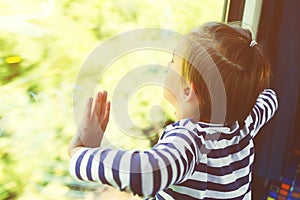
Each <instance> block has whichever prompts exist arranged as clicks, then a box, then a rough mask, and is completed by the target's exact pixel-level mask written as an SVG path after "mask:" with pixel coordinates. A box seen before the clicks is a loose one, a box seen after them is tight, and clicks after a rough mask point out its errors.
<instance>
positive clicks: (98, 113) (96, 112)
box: [94, 92, 102, 119]
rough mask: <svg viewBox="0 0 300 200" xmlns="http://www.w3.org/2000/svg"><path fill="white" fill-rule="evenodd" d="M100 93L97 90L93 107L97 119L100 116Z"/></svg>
mask: <svg viewBox="0 0 300 200" xmlns="http://www.w3.org/2000/svg"><path fill="white" fill-rule="evenodd" d="M101 101H102V93H101V92H98V94H97V99H96V102H95V108H94V112H95V114H96V117H97V119H99V117H100V112H101V111H100V109H101V104H102V102H101Z"/></svg>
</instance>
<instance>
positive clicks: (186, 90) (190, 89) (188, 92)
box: [182, 82, 197, 101]
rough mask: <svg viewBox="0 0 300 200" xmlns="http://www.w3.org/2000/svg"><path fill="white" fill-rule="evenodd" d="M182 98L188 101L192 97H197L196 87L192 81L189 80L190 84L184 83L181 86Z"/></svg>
mask: <svg viewBox="0 0 300 200" xmlns="http://www.w3.org/2000/svg"><path fill="white" fill-rule="evenodd" d="M182 98H183V100H184V101H190V100H193V99H194V98H197V96H196V87H195V84H194V82H191V83H190V84H186V85H185V87H183V91H182Z"/></svg>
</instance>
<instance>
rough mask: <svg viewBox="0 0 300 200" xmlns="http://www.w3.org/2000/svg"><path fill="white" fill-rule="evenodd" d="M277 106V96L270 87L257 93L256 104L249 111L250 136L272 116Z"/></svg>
mask: <svg viewBox="0 0 300 200" xmlns="http://www.w3.org/2000/svg"><path fill="white" fill-rule="evenodd" d="M277 108H278V101H277V96H276V93H275V92H274V91H273V90H272V89H265V90H264V91H263V92H262V93H260V94H259V96H258V98H257V100H256V104H255V106H254V108H253V109H252V112H251V118H252V120H253V131H251V133H250V134H251V136H252V137H254V136H255V135H256V134H257V132H258V131H259V129H260V128H261V127H262V126H263V125H264V124H265V123H267V122H268V121H269V120H270V119H271V118H272V117H273V116H274V114H275V112H276V110H277Z"/></svg>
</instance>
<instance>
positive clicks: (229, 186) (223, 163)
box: [69, 23, 278, 200]
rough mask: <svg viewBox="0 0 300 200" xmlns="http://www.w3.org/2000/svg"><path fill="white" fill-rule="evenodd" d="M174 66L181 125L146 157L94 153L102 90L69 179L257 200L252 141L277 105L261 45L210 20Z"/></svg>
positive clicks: (175, 195)
mask: <svg viewBox="0 0 300 200" xmlns="http://www.w3.org/2000/svg"><path fill="white" fill-rule="evenodd" d="M168 67H169V71H168V74H167V78H166V82H165V86H166V89H165V91H164V96H165V98H166V99H167V100H168V101H169V102H170V103H171V104H173V105H174V107H175V110H176V120H177V122H175V123H173V124H171V125H168V126H167V127H165V130H164V132H163V134H162V136H161V137H160V140H159V141H158V143H157V144H156V145H155V146H154V147H153V148H151V149H150V150H148V151H145V152H140V151H124V150H117V149H109V148H101V147H98V148H96V147H97V146H99V145H100V143H101V140H102V136H103V133H104V131H105V128H106V125H107V122H108V118H109V109H110V103H109V102H107V93H106V92H104V93H101V92H100V93H99V94H98V96H97V98H96V101H95V108H94V109H93V111H92V99H90V100H89V103H88V106H87V111H86V114H85V117H84V120H83V123H82V125H81V126H80V127H79V129H78V132H77V134H76V135H75V136H74V137H73V139H72V141H71V143H70V148H69V153H70V156H71V161H70V174H71V175H72V176H73V177H74V178H76V179H79V180H85V181H97V182H100V183H103V184H109V185H112V186H114V187H117V188H118V189H120V190H121V191H124V190H130V191H131V192H133V194H138V195H139V196H143V197H145V198H150V199H151V198H153V197H155V198H156V199H179V200H188V199H251V175H252V165H253V160H254V146H253V138H254V136H255V135H256V134H257V132H258V131H259V129H260V128H261V127H262V126H263V125H264V124H265V123H266V122H267V121H268V120H270V118H271V117H272V116H273V115H274V113H275V111H276V109H277V106H278V103H277V99H276V95H275V93H274V91H272V90H271V89H265V88H267V87H268V84H269V76H270V65H269V62H268V59H267V56H266V54H265V53H264V52H263V49H262V47H261V46H260V45H259V44H257V43H256V42H255V41H253V40H252V37H251V33H250V32H249V31H248V30H245V29H243V28H241V27H239V26H234V25H227V24H223V23H207V24H204V25H203V26H202V27H200V28H198V29H195V30H193V31H192V32H190V33H189V34H187V36H186V37H185V38H184V39H183V40H182V42H180V43H179V44H178V46H177V48H176V49H175V52H174V55H173V59H172V62H170V63H169V64H168ZM214 68H216V69H217V70H214ZM218 77H221V80H222V84H221V86H223V90H225V93H226V96H225V99H224V98H222V95H219V94H220V93H222V87H220V84H218V83H217V82H218V81H217V80H218ZM218 95H219V96H218ZM220 105H222V106H220ZM215 108H218V109H215ZM216 110H217V111H216ZM225 110H226V112H225ZM91 111H92V112H91ZM98 124H99V125H100V126H101V128H97V127H99V126H97V125H98ZM95 130H96V131H95ZM102 130H103V131H102Z"/></svg>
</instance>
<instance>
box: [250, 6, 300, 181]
mask: <svg viewBox="0 0 300 200" xmlns="http://www.w3.org/2000/svg"><path fill="white" fill-rule="evenodd" d="M299 8H300V1H299V0H276V1H275V0H264V1H263V7H262V14H261V19H260V26H259V30H258V35H257V41H258V42H259V43H260V44H262V45H264V46H265V47H266V48H267V51H268V54H269V58H270V61H271V65H272V72H273V78H272V81H271V88H273V89H274V90H275V91H276V92H277V95H278V99H279V108H278V111H277V113H276V115H275V117H274V118H273V119H272V120H271V121H270V122H269V123H268V124H267V126H265V127H264V128H263V130H262V131H261V132H260V133H259V135H258V136H257V137H256V138H255V145H256V158H255V164H254V174H256V175H259V176H262V177H265V178H269V179H278V178H279V177H280V176H281V175H282V171H283V168H284V167H285V166H284V165H285V163H286V162H287V159H289V155H290V152H291V147H292V145H293V144H294V145H298V146H300V141H298V140H299V135H298V134H299V132H298V131H299V126H300V121H299V114H297V110H298V109H299V102H300V101H299V98H300V96H299V89H300V81H299V79H300V22H299V21H300V10H299Z"/></svg>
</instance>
